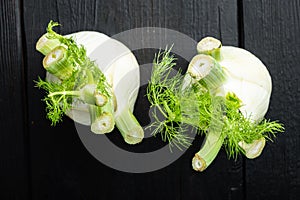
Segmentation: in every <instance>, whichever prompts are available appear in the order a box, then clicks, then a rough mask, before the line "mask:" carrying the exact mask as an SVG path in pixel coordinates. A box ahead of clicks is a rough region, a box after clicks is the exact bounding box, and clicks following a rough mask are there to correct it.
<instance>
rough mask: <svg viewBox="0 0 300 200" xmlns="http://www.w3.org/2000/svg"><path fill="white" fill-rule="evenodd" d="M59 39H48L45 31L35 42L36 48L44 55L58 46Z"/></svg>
mask: <svg viewBox="0 0 300 200" xmlns="http://www.w3.org/2000/svg"><path fill="white" fill-rule="evenodd" d="M60 44H61V43H60V41H59V40H58V39H50V38H49V35H48V34H47V33H45V34H44V35H43V36H42V37H40V39H39V40H38V42H37V43H36V46H35V47H36V50H38V51H39V52H41V53H42V54H44V55H47V54H48V53H50V52H51V51H52V50H53V49H54V48H56V47H58V46H60Z"/></svg>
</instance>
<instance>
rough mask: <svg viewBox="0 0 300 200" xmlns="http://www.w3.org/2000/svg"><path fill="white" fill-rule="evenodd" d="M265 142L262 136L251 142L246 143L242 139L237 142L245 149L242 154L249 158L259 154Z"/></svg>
mask: <svg viewBox="0 0 300 200" xmlns="http://www.w3.org/2000/svg"><path fill="white" fill-rule="evenodd" d="M265 144H266V139H265V138H264V137H262V138H260V139H258V140H254V141H253V142H252V143H250V144H248V143H246V142H244V141H240V142H239V146H240V147H242V149H243V150H244V151H245V152H244V154H245V156H246V157H247V158H249V159H254V158H257V157H258V156H260V154H261V152H262V151H263V149H264V147H265Z"/></svg>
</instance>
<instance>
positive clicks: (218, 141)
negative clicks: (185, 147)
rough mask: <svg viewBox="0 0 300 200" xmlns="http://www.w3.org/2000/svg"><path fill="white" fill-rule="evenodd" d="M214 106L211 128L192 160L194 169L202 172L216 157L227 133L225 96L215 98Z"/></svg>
mask: <svg viewBox="0 0 300 200" xmlns="http://www.w3.org/2000/svg"><path fill="white" fill-rule="evenodd" d="M212 106H213V111H212V118H211V123H210V127H209V130H208V132H207V135H206V138H205V140H204V142H203V145H202V147H201V149H200V151H198V152H197V153H196V154H195V156H194V158H193V160H192V166H193V169H194V170H196V171H200V172H202V171H204V170H205V169H206V168H207V167H208V166H209V165H210V164H211V163H212V161H213V160H214V159H215V158H216V156H217V154H218V153H219V151H220V149H221V147H222V145H223V142H224V139H225V135H224V134H223V133H222V129H223V125H224V98H223V97H215V98H213V101H212Z"/></svg>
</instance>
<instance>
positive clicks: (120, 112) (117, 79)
mask: <svg viewBox="0 0 300 200" xmlns="http://www.w3.org/2000/svg"><path fill="white" fill-rule="evenodd" d="M66 37H73V39H74V40H75V41H76V43H77V44H78V45H83V46H84V47H85V49H86V53H87V56H88V57H89V58H90V59H91V60H95V61H96V63H97V65H98V66H99V68H100V69H101V71H102V72H103V73H104V74H105V76H106V78H107V80H108V82H109V83H110V84H111V85H112V88H113V92H114V95H115V98H116V110H115V113H114V118H115V122H116V126H117V128H118V129H119V131H120V132H121V134H122V136H123V138H124V140H125V142H127V143H128V144H136V143H139V142H141V141H142V139H143V138H144V131H143V128H142V127H141V126H140V125H139V123H138V121H137V120H136V118H135V117H134V115H133V108H134V104H135V101H136V98H137V94H138V90H139V86H140V73H139V65H138V63H137V61H136V58H135V56H134V55H133V54H132V52H131V51H130V50H129V49H128V48H127V47H126V46H125V45H123V44H122V43H120V42H118V41H116V40H114V39H111V38H110V37H108V36H107V35H105V34H102V33H99V32H94V31H82V32H77V33H73V34H70V35H67V36H66ZM103 47H108V48H109V49H110V50H115V51H118V52H120V53H119V55H118V57H114V60H111V59H108V58H106V57H105V56H103V54H105V53H107V52H105V51H107V49H105V48H103ZM46 79H47V80H49V81H57V79H56V77H55V76H53V75H51V74H50V73H47V76H46ZM66 115H68V116H69V117H70V118H71V119H73V120H74V121H75V122H78V123H80V124H83V125H90V124H91V120H90V115H89V108H88V105H86V104H83V103H81V102H80V101H74V102H73V106H72V108H71V109H70V110H69V111H68V112H67V113H66ZM124 122H126V124H124Z"/></svg>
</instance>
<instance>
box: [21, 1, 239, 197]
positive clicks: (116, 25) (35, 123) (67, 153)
mask: <svg viewBox="0 0 300 200" xmlns="http://www.w3.org/2000/svg"><path fill="white" fill-rule="evenodd" d="M236 5H237V4H236V1H229V0H219V1H217V0H214V1H209V0H205V1H204V0H202V1H196V0H189V1H185V0H180V1H175V0H171V1H155V0H152V1H142V0H134V1H129V0H127V1H121V0H114V1H104V0H102V1H96V0H87V1H83V0H80V1H70V0H69V1H67V0H62V1H61V0H56V1H44V0H43V1H41V0H40V1H38V0H24V22H25V33H26V42H27V46H26V48H27V61H28V62H27V63H26V65H27V66H28V67H27V69H28V71H27V74H28V77H27V81H28V102H29V108H28V109H29V120H30V122H31V123H30V136H31V138H30V143H31V151H30V153H31V173H32V196H33V199H62V198H65V199H69V198H72V199H117V198H122V199H140V198H146V199H190V198H194V199H196V198H200V197H201V199H211V198H217V199H234V197H235V196H236V197H239V199H241V198H240V197H241V191H242V190H241V187H242V181H243V180H242V160H239V161H238V162H237V163H234V162H233V161H228V160H227V158H226V156H225V153H224V152H221V154H220V155H219V156H218V158H217V159H216V161H215V163H214V164H213V165H212V166H211V169H209V170H208V171H207V172H205V173H206V174H199V173H196V172H194V171H193V170H192V169H191V158H192V155H193V154H194V153H195V152H196V151H197V150H198V148H200V146H201V144H200V143H201V139H202V138H198V142H195V146H194V147H193V148H192V149H190V150H189V151H188V152H187V153H186V154H185V155H184V156H183V157H182V158H181V159H179V160H178V161H176V162H175V163H173V164H172V165H170V166H168V167H166V168H164V169H162V170H159V171H156V172H151V173H146V174H128V173H123V172H118V171H115V170H113V169H110V168H108V167H106V166H104V165H103V164H101V163H99V162H98V161H97V160H95V159H94V158H93V157H92V156H91V155H90V154H89V153H88V152H87V151H86V149H85V148H84V147H83V145H82V143H81V141H80V140H79V137H78V135H77V133H76V130H75V128H74V125H73V123H72V121H71V120H69V119H68V118H65V119H64V122H63V123H61V124H60V125H59V126H57V127H50V123H49V122H48V121H47V120H46V119H45V112H44V104H43V103H42V102H41V101H40V99H41V98H42V96H43V95H44V94H43V92H41V91H38V90H37V89H36V88H34V83H33V82H32V81H33V80H36V79H37V77H38V76H42V77H43V76H44V74H45V71H44V69H43V68H42V67H41V60H42V56H41V55H40V54H39V53H38V52H36V51H35V49H34V46H35V42H36V41H37V39H38V38H39V36H41V34H43V33H44V31H45V26H46V25H47V23H48V22H49V20H50V19H53V20H56V21H59V22H60V23H61V24H62V25H63V26H62V27H61V28H59V29H58V30H59V31H60V30H61V33H62V34H66V33H70V32H76V31H79V30H97V31H100V32H103V33H106V34H108V35H114V34H117V33H119V32H121V31H125V30H129V29H132V28H137V27H146V26H158V27H164V28H169V29H174V30H177V31H180V32H182V33H184V34H187V35H188V36H190V37H192V38H193V39H195V40H199V39H200V38H202V37H204V36H206V35H211V36H215V37H218V38H221V39H222V40H223V42H224V44H230V45H237V44H238V35H237V18H236V17H237V14H236V13H237V7H236ZM127 42H129V43H130V41H127ZM136 55H137V59H138V60H139V62H140V63H147V62H151V61H152V59H153V56H154V54H153V52H152V54H149V51H148V52H147V50H141V51H139V52H136ZM182 63H184V62H182ZM185 64H187V63H186V62H185ZM144 89H145V88H144ZM141 92H142V91H141ZM146 104H147V102H146V99H145V98H144V97H143V96H141V95H140V96H139V102H138V103H137V106H136V109H137V110H143V111H145V112H146V111H147V110H145V108H144V107H145V105H146ZM137 112H138V111H137ZM137 116H138V117H139V119H140V120H141V121H145V120H144V119H143V118H142V117H143V115H141V114H137ZM111 135H112V136H110V137H114V138H113V139H112V140H114V142H116V143H117V144H118V145H121V146H122V145H123V146H125V145H124V144H123V143H122V138H121V136H120V135H118V133H117V131H114V133H112V134H111ZM151 144H153V142H152V143H151V141H150V142H149V143H148V144H147V142H146V143H145V148H144V149H146V148H147V146H148V147H149V146H150V145H151ZM124 148H126V147H124ZM127 148H128V147H127ZM132 148H133V149H136V150H139V148H141V149H143V148H142V147H132ZM204 186H205V187H204ZM216 191H217V192H216Z"/></svg>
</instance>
